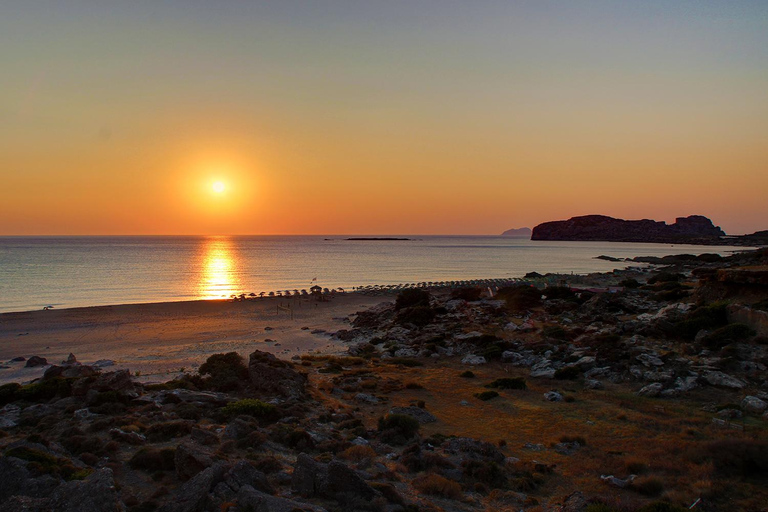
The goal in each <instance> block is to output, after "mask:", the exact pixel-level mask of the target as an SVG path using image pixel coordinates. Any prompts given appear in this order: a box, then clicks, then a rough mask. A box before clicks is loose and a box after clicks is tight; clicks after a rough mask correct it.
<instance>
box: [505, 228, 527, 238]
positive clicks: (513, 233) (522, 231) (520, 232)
mask: <svg viewBox="0 0 768 512" xmlns="http://www.w3.org/2000/svg"><path fill="white" fill-rule="evenodd" d="M501 236H508V237H511V238H531V228H513V229H508V230H506V231H505V232H503V233H502V234H501Z"/></svg>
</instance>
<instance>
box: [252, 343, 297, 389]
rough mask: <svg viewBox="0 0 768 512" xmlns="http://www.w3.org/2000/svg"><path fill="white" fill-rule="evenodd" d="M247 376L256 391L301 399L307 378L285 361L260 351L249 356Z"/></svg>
mask: <svg viewBox="0 0 768 512" xmlns="http://www.w3.org/2000/svg"><path fill="white" fill-rule="evenodd" d="M248 375H249V377H250V379H251V384H252V385H253V387H254V389H255V390H256V391H259V392H262V393H265V394H272V395H278V396H280V397H282V398H292V399H298V398H302V397H303V396H304V393H305V387H306V385H307V377H306V375H304V374H301V373H299V372H297V371H296V370H294V369H293V365H292V364H291V363H289V362H287V361H283V360H281V359H278V358H276V357H275V356H274V355H272V354H270V353H268V352H262V351H260V350H257V351H255V352H254V353H252V354H251V355H250V361H249V363H248Z"/></svg>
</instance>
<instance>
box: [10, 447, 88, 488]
mask: <svg viewBox="0 0 768 512" xmlns="http://www.w3.org/2000/svg"><path fill="white" fill-rule="evenodd" d="M5 456H6V457H16V458H17V459H21V460H25V461H27V469H29V470H30V471H33V472H34V473H37V474H43V475H57V476H60V477H62V478H63V479H65V480H82V479H83V478H85V477H87V476H88V475H89V474H91V473H92V472H93V470H92V469H81V468H77V467H75V466H74V465H73V464H72V461H70V460H68V459H62V458H59V457H55V456H53V455H50V454H48V453H45V452H42V451H40V450H35V449H34V448H28V447H26V446H17V447H15V448H11V449H10V450H8V451H6V452H5Z"/></svg>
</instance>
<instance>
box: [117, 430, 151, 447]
mask: <svg viewBox="0 0 768 512" xmlns="http://www.w3.org/2000/svg"><path fill="white" fill-rule="evenodd" d="M109 435H110V437H112V439H115V440H116V441H122V442H124V443H128V444H132V445H134V446H139V445H142V444H144V443H146V442H147V438H146V436H145V435H144V434H139V433H138V432H126V431H124V430H121V429H119V428H112V429H109Z"/></svg>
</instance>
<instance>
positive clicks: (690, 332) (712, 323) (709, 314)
mask: <svg viewBox="0 0 768 512" xmlns="http://www.w3.org/2000/svg"><path fill="white" fill-rule="evenodd" d="M726 324H728V313H727V311H726V304H725V303H724V302H716V303H714V304H710V305H708V306H702V307H699V308H696V309H694V310H693V311H691V312H689V313H688V314H687V315H685V317H684V318H683V319H682V320H681V321H680V322H677V323H676V324H675V325H674V327H673V334H674V335H675V336H677V337H680V338H683V339H688V340H692V339H694V338H695V337H696V334H697V333H698V332H699V331H700V330H702V329H717V328H719V327H723V326H724V325H726Z"/></svg>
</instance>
